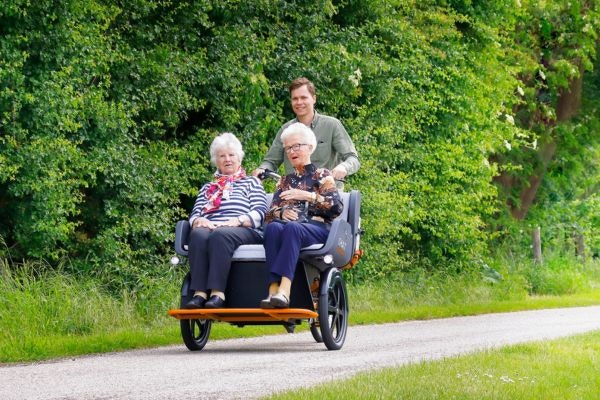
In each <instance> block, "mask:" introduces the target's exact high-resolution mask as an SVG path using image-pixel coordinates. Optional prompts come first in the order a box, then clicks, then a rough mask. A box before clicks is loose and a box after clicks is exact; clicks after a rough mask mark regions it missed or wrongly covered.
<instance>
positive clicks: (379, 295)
mask: <svg viewBox="0 0 600 400" xmlns="http://www.w3.org/2000/svg"><path fill="white" fill-rule="evenodd" d="M572 270H573V269H572ZM576 272H577V276H578V279H576V280H573V282H577V285H575V286H573V285H571V286H567V289H568V290H566V293H564V292H563V293H561V294H562V295H549V294H545V295H530V294H528V290H527V281H526V280H525V279H524V278H523V276H525V274H524V273H522V272H518V271H517V272H514V271H508V272H504V273H503V274H504V276H505V277H504V278H502V279H495V280H490V279H486V276H482V275H480V274H470V275H469V274H463V275H457V276H448V275H441V274H439V275H436V274H432V273H429V272H424V271H413V272H411V273H407V274H406V275H403V276H401V277H399V278H398V279H397V280H396V281H395V282H377V283H370V284H361V285H348V294H349V301H350V324H374V323H385V322H395V321H403V320H413V319H431V318H441V317H452V316H459V315H474V314H482V313H491V312H508V311H518V310H527V309H540V308H551V307H572V306H585V305H592V304H600V285H598V283H600V265H599V264H598V263H597V262H596V263H590V264H588V265H587V266H585V267H581V266H577V267H576ZM183 273H184V271H182V270H173V271H168V273H166V274H165V276H164V277H160V278H153V279H150V278H147V279H145V280H144V281H143V282H142V283H140V285H139V287H138V288H137V289H136V290H135V291H123V292H122V293H118V294H115V293H109V291H108V290H106V289H105V288H104V287H103V286H102V285H101V284H100V283H99V282H98V281H94V280H92V279H91V278H89V277H81V276H79V277H74V276H72V275H69V274H64V273H61V272H60V271H52V270H47V269H46V270H44V268H43V266H40V265H26V266H21V268H9V267H8V264H7V263H6V262H3V261H2V260H1V259H0V363H9V362H23V361H37V360H45V359H51V358H60V357H69V356H76V355H82V354H89V353H99V352H110V351H120V350H126V349H134V348H144V347H154V346H161V345H168V344H179V345H182V341H181V337H180V334H179V322H178V321H177V320H175V319H174V318H171V317H169V316H167V314H166V313H167V310H168V309H170V308H176V307H177V304H178V301H179V299H178V294H179V285H180V281H181V278H182V275H183ZM545 274H546V275H549V276H551V277H553V279H555V280H556V276H561V275H556V274H564V272H563V271H562V270H558V272H557V273H553V272H552V271H551V270H549V271H546V272H545ZM571 275H572V272H571ZM581 282H585V284H582V283H581ZM298 329H299V330H300V329H307V324H303V325H301V326H300V327H298ZM284 332H285V331H284V329H283V328H282V327H281V326H247V327H244V328H237V327H234V326H231V325H229V324H226V323H217V324H214V325H213V330H212V332H211V337H210V340H217V339H224V338H231V337H249V336H257V335H265V334H273V333H282V334H283V333H284Z"/></svg>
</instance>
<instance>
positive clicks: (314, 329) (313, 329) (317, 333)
mask: <svg viewBox="0 0 600 400" xmlns="http://www.w3.org/2000/svg"><path fill="white" fill-rule="evenodd" d="M308 323H309V324H310V333H312V337H313V338H314V339H315V342H317V343H323V337H322V336H321V329H320V328H319V324H318V321H316V320H314V319H312V318H311V319H310V320H309V321H308Z"/></svg>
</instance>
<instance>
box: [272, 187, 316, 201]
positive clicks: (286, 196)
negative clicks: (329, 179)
mask: <svg viewBox="0 0 600 400" xmlns="http://www.w3.org/2000/svg"><path fill="white" fill-rule="evenodd" d="M279 197H280V198H281V199H283V200H300V201H311V200H312V199H313V192H307V191H306V190H300V189H289V190H285V191H283V192H281V193H280V194H279Z"/></svg>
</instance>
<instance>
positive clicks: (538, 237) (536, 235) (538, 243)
mask: <svg viewBox="0 0 600 400" xmlns="http://www.w3.org/2000/svg"><path fill="white" fill-rule="evenodd" d="M531 242H532V245H533V246H532V247H533V260H534V261H535V262H536V263H537V264H541V263H542V261H543V260H542V234H541V232H540V227H539V226H538V227H537V228H534V230H533V232H532V233H531Z"/></svg>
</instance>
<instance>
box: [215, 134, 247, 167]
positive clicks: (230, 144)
mask: <svg viewBox="0 0 600 400" xmlns="http://www.w3.org/2000/svg"><path fill="white" fill-rule="evenodd" d="M222 149H229V150H233V152H234V153H235V154H236V155H237V156H238V158H239V159H240V163H241V162H242V160H243V159H244V149H242V143H241V142H240V140H239V139H238V138H237V137H235V135H234V134H233V133H230V132H225V133H221V134H220V135H219V136H217V137H216V138H214V139H213V141H212V143H211V144H210V162H211V163H212V164H213V165H214V166H216V165H217V153H218V152H219V151H220V150H222Z"/></svg>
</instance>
